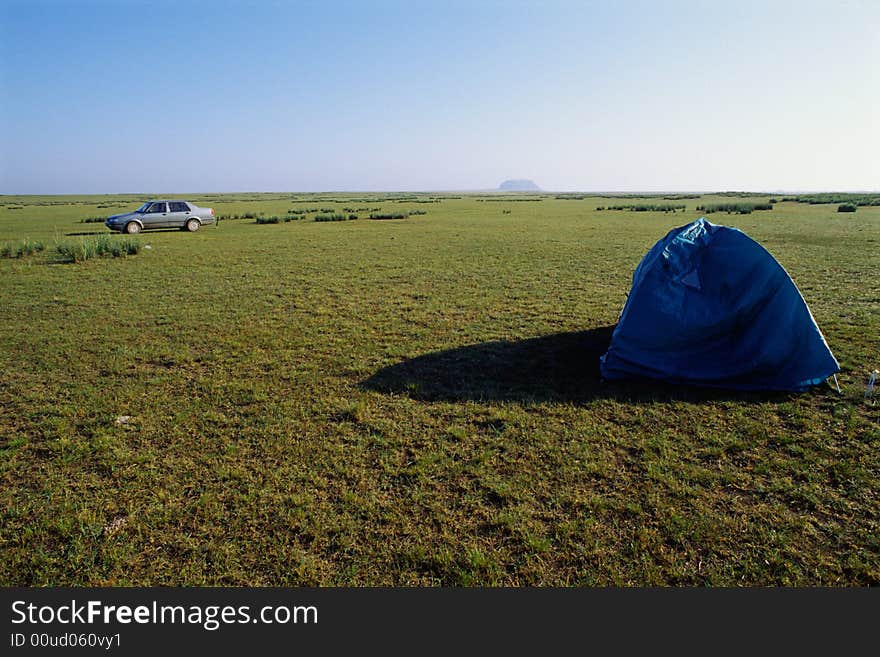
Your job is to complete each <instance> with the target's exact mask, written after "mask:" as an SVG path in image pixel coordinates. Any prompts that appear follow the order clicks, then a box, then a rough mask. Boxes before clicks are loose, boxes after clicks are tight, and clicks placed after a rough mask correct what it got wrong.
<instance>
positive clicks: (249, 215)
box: [217, 212, 258, 221]
mask: <svg viewBox="0 0 880 657" xmlns="http://www.w3.org/2000/svg"><path fill="white" fill-rule="evenodd" d="M257 216H258V215H257V213H256V212H244V213H241V214H221V215H219V216H218V217H217V220H218V221H220V220H221V219H223V220H227V219H229V220H231V219H256V218H257Z"/></svg>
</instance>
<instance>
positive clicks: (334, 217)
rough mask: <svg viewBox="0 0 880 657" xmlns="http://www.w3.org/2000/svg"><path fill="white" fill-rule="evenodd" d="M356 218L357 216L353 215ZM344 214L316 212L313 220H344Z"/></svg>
mask: <svg viewBox="0 0 880 657" xmlns="http://www.w3.org/2000/svg"><path fill="white" fill-rule="evenodd" d="M355 219H357V217H355ZM345 220H346V216H345V215H344V214H318V215H315V221H345Z"/></svg>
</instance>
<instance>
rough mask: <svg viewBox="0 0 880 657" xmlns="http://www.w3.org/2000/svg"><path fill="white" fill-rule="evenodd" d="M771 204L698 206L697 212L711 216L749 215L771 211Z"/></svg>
mask: <svg viewBox="0 0 880 657" xmlns="http://www.w3.org/2000/svg"><path fill="white" fill-rule="evenodd" d="M772 209H773V204H772V203H714V204H711V205H698V206H697V212H705V213H706V214H712V213H713V212H726V213H727V214H751V213H752V212H754V211H755V210H772Z"/></svg>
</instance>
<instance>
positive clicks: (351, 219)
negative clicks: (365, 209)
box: [348, 213, 358, 221]
mask: <svg viewBox="0 0 880 657" xmlns="http://www.w3.org/2000/svg"><path fill="white" fill-rule="evenodd" d="M357 218H358V216H357V215H356V214H354V213H352V214H350V215H348V220H349V221H354V220H355V219H357Z"/></svg>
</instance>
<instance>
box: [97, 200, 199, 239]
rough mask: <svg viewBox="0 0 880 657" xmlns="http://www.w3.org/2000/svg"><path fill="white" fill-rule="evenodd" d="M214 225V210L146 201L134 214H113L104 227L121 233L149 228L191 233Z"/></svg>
mask: <svg viewBox="0 0 880 657" xmlns="http://www.w3.org/2000/svg"><path fill="white" fill-rule="evenodd" d="M213 223H214V208H200V207H199V206H197V205H195V204H193V203H190V202H189V201H179V200H177V201H147V202H146V203H144V204H143V205H142V206H141V207H139V208H138V209H137V210H135V211H134V212H126V213H125V214H114V215H113V216H112V217H109V218H108V219H107V221H105V222H104V225H105V226H107V228H109V229H110V230H118V231H119V232H121V233H129V234H133V233H139V232H141V231H142V230H147V229H149V228H180V229H181V230H188V231H189V232H191V233H194V232H196V231H197V230H198V229H199V228H201V227H202V226H204V225H205V224H213Z"/></svg>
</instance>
